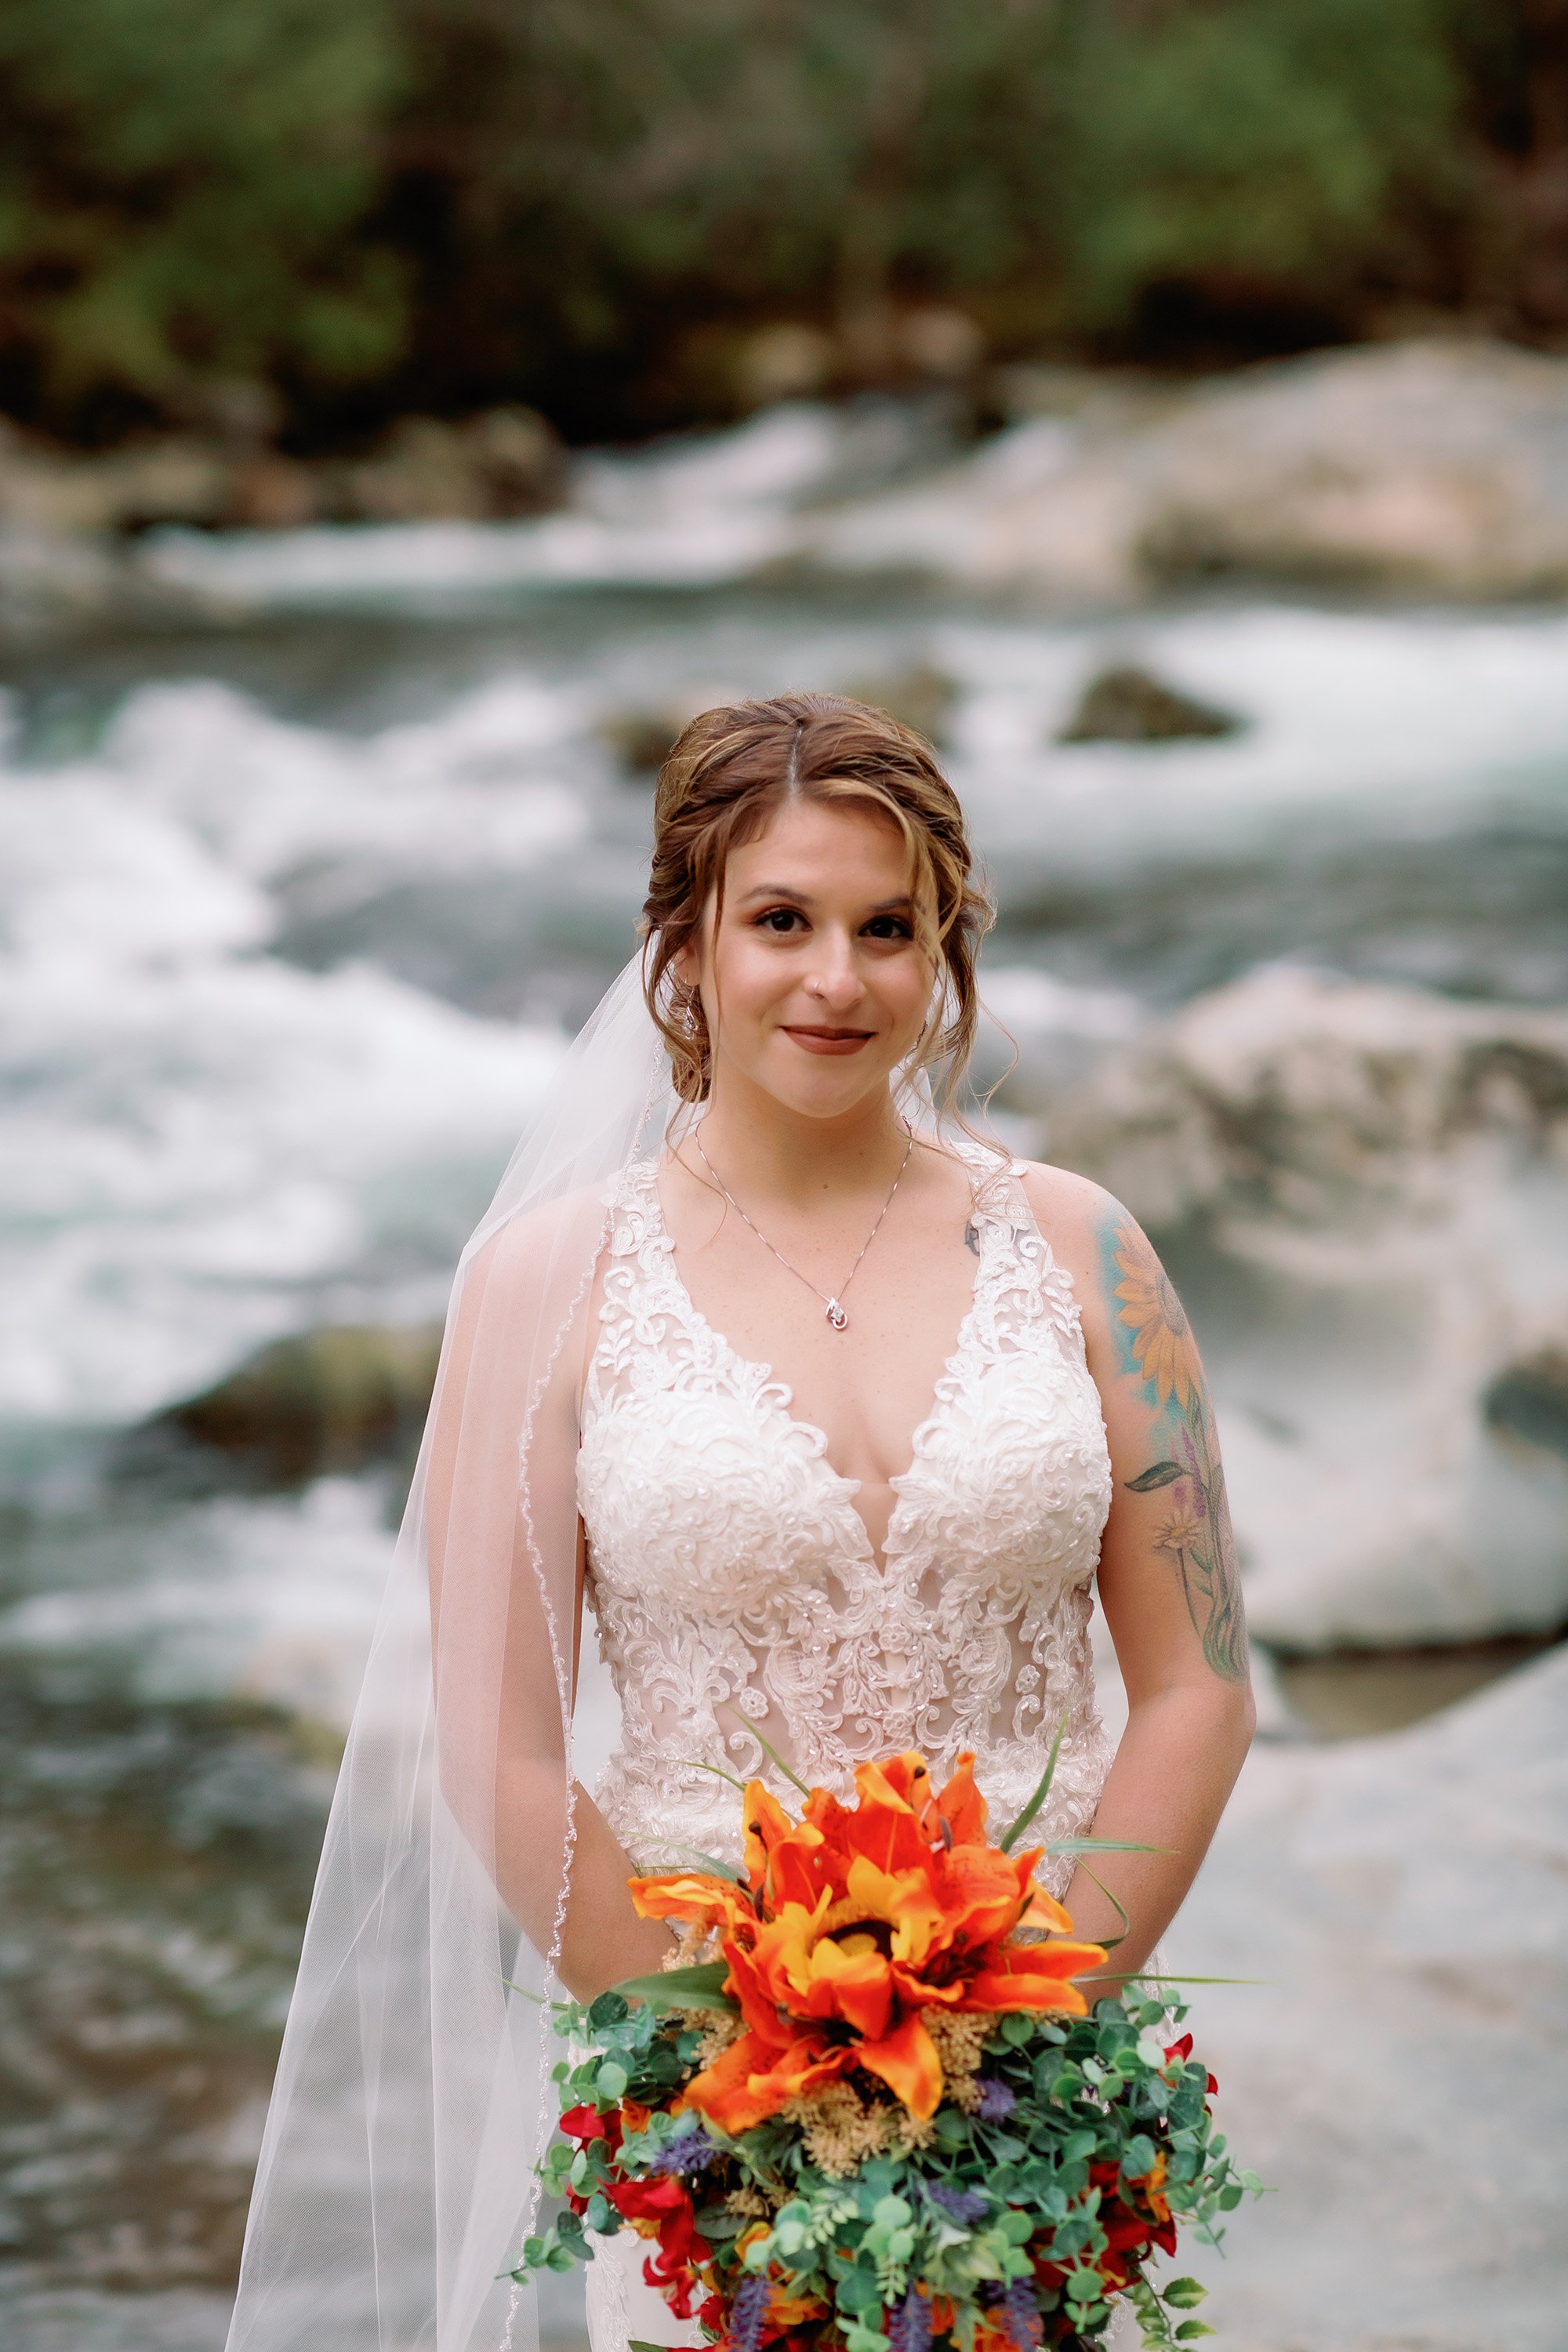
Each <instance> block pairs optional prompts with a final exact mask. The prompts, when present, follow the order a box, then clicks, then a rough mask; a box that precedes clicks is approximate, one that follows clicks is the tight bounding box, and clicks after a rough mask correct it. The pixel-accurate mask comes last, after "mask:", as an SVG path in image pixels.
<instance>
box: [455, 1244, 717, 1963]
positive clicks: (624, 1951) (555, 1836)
mask: <svg viewBox="0 0 1568 2352" xmlns="http://www.w3.org/2000/svg"><path fill="white" fill-rule="evenodd" d="M572 1214H573V1213H572V1210H571V1207H570V1205H569V1204H568V1205H566V1206H564V1207H563V1208H560V1209H555V1210H552V1211H551V1212H549V1213H547V1220H548V1221H546V1220H545V1219H527V1220H519V1221H517V1222H516V1223H514V1224H513V1225H511V1226H509V1227H506V1228H505V1229H503V1231H502V1232H501V1233H500V1234H498V1235H497V1236H496V1237H495V1239H494V1240H493V1241H492V1242H491V1243H490V1244H489V1245H488V1246H487V1248H486V1249H485V1250H483V1251H482V1252H481V1253H480V1254H479V1257H478V1258H477V1259H476V1260H475V1262H474V1264H473V1265H472V1266H471V1267H470V1268H469V1269H468V1272H467V1274H466V1276H465V1279H464V1285H463V1293H462V1297H461V1300H460V1302H459V1305H458V1314H457V1317H456V1319H455V1321H454V1324H453V1328H452V1331H451V1334H450V1337H449V1339H448V1342H447V1351H446V1357H445V1359H444V1361H443V1366H442V1373H441V1379H440V1385H439V1388H438V1391H437V1405H436V1411H435V1419H434V1423H433V1427H432V1433H431V1444H430V1454H429V1462H428V1478H427V1488H426V1525H427V1534H428V1552H429V1564H430V1591H431V1627H432V1639H433V1648H434V1657H435V1686H436V1715H437V1746H438V1752H439V1759H440V1774H441V1787H442V1792H443V1794H444V1796H445V1797H446V1800H447V1803H448V1805H449V1806H450V1807H451V1810H452V1811H453V1813H454V1814H455V1816H456V1817H457V1819H458V1822H459V1824H460V1825H461V1827H462V1830H463V1832H464V1834H465V1836H466V1837H467V1839H468V1843H469V1844H470V1845H471V1846H472V1847H473V1848H474V1850H475V1851H476V1852H477V1853H479V1856H480V1858H481V1860H482V1861H483V1862H484V1864H485V1866H486V1868H487V1869H488V1870H489V1873H490V1874H491V1876H492V1878H493V1879H494V1881H495V1884H496V1886H497V1888H498V1890H499V1892H500V1895H501V1898H502V1900H503V1902H504V1903H505V1904H506V1906H507V1908H508V1909H509V1910H510V1912H511V1914H512V1916H513V1917H514V1918H515V1919H516V1920H517V1923H518V1925H519V1926H520V1927H521V1929H522V1931H523V1933H524V1935H525V1936H526V1937H527V1938H528V1940H529V1942H530V1943H531V1945H532V1946H533V1948H534V1949H535V1950H536V1951H537V1952H538V1953H540V1954H541V1956H544V1955H547V1954H548V1953H549V1952H550V1951H551V1949H552V1946H553V1945H554V1943H555V1938H556V1936H557V1933H558V1932H559V1934H560V1938H561V1940H560V1949H559V1953H558V1957H557V1961H556V1968H557V1972H558V1974H559V1975H560V1977H561V1979H562V1981H563V1984H564V1985H565V1986H566V1988H567V1990H569V1991H570V1992H571V1993H573V1994H574V1996H575V1997H577V1998H578V1999H584V2000H589V1999H592V1998H593V1996H594V1995H595V1993H597V1992H600V1991H602V1990H604V1989H605V1987H606V1986H607V1985H611V1984H615V1983H616V1982H617V1981H618V1980H619V1979H621V1978H623V1977H627V1976H637V1975H642V1974H646V1973H647V1971H648V1970H649V1969H655V1968H657V1967H658V1964H659V1961H660V1960H661V1959H662V1958H664V1957H665V1955H666V1954H667V1953H668V1951H669V1949H670V1948H671V1945H672V1937H671V1932H670V1930H669V1929H668V1927H666V1926H665V1925H664V1924H663V1923H662V1922H661V1921H658V1920H652V1919H643V1918H640V1917H639V1916H638V1915H637V1912H636V1910H635V1909H634V1908H633V1906H632V1900H631V1896H630V1894H629V1893H628V1891H627V1887H626V1880H627V1878H628V1876H629V1875H631V1874H632V1870H633V1865H632V1864H631V1863H630V1862H629V1860H628V1858H627V1856H626V1853H625V1852H624V1851H623V1849H622V1847H621V1845H620V1843H619V1842H618V1840H617V1839H616V1836H615V1834H614V1832H613V1831H612V1830H611V1829H610V1827H609V1824H608V1822H606V1821H605V1818H604V1815H603V1814H602V1813H601V1812H600V1811H599V1809H598V1807H597V1806H596V1805H595V1802H594V1801H593V1799H592V1798H591V1797H590V1796H589V1795H588V1793H587V1791H586V1790H584V1789H583V1788H582V1787H581V1786H580V1785H579V1784H577V1783H575V1782H573V1783H571V1789H572V1804H571V1808H570V1820H569V1819H568V1804H567V1792H568V1769H569V1766H568V1738H567V1722H566V1718H567V1716H568V1714H569V1711H570V1705H571V1698H572V1696H573V1685H574V1663H575V1655H576V1648H577V1638H578V1627H579V1623H580V1620H581V1612H582V1606H583V1548H582V1535H581V1526H580V1522H579V1519H578V1516H577V1496H576V1464H577V1419H576V1400H575V1395H574V1380H573V1377H572V1369H571V1368H572V1363H573V1360H574V1354H575V1352H576V1351H575V1350H574V1348H573V1347H572V1346H571V1345H569V1344H557V1343H558V1342H559V1341H561V1339H562V1335H563V1333H564V1334H565V1335H566V1337H567V1339H570V1338H571V1336H572V1332H573V1328H574V1320H575V1319H576V1318H578V1317H579V1316H580V1313H581V1307H580V1303H579V1294H580V1293H581V1291H582V1287H583V1286H582V1283H581V1280H580V1275H579V1269H580V1268H581V1266H582V1265H584V1264H585V1263H586V1259H585V1256H584V1251H585V1249H586V1248H587V1247H588V1246H589V1244H588V1242H587V1239H586V1236H585V1233H584V1232H580V1231H577V1230H576V1229H575V1228H574V1224H573V1223H572ZM563 1874H564V1876H565V1878H566V1883H567V1885H568V1886H569V1890H570V1892H569V1899H568V1900H567V1901H566V1903H565V1905H564V1906H563V1905H562V1900H561V1898H562V1890H563Z"/></svg>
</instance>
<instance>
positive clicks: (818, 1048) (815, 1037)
mask: <svg viewBox="0 0 1568 2352" xmlns="http://www.w3.org/2000/svg"><path fill="white" fill-rule="evenodd" d="M876 1034H877V1033H876V1031H875V1030H874V1029H828V1028H813V1029H806V1028H796V1027H795V1026H794V1025H793V1024H784V1035H785V1036H786V1037H793V1038H794V1040H795V1044H796V1045H799V1046H800V1047H801V1049H802V1050H803V1052H805V1053H807V1054H858V1052H859V1051H860V1048H861V1046H862V1045H869V1044H870V1042H871V1040H872V1038H873V1037H874V1036H875V1035H876Z"/></svg>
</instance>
